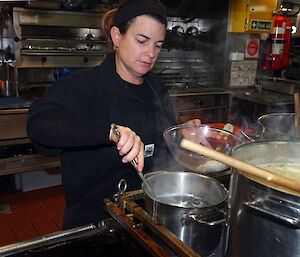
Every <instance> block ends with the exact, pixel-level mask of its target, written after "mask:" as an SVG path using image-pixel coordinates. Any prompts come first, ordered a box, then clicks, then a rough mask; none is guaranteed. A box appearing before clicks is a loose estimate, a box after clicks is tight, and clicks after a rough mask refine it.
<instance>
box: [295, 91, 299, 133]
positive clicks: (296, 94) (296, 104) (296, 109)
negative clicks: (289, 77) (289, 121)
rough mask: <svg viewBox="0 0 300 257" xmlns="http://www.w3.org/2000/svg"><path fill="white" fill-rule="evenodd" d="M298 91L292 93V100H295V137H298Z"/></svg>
mask: <svg viewBox="0 0 300 257" xmlns="http://www.w3.org/2000/svg"><path fill="white" fill-rule="evenodd" d="M299 101H300V100H299V93H298V92H297V93H294V102H295V104H294V105H295V107H294V108H295V130H296V137H300V103H299Z"/></svg>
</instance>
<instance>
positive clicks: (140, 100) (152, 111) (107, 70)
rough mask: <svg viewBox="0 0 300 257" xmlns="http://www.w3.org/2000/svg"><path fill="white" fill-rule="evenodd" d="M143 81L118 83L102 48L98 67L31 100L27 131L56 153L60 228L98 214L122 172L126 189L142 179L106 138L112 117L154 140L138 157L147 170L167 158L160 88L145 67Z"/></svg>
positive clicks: (169, 116) (166, 119) (167, 108)
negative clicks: (61, 205)
mask: <svg viewBox="0 0 300 257" xmlns="http://www.w3.org/2000/svg"><path fill="white" fill-rule="evenodd" d="M144 81H145V85H143V87H141V86H138V87H136V86H134V85H130V84H129V83H127V82H125V81H123V80H122V79H121V78H120V77H119V75H118V74H117V73H116V70H115V61H114V55H113V54H109V55H107V56H106V58H105V60H104V62H103V63H102V64H101V65H100V66H97V67H95V68H90V69H85V70H81V71H79V72H76V73H73V74H71V75H70V76H69V77H67V78H64V79H61V80H59V81H56V82H55V83H54V84H53V85H52V86H51V87H50V88H49V89H48V91H47V93H46V94H45V96H43V97H41V98H38V99H36V100H35V101H34V102H33V103H32V105H31V107H30V111H29V116H28V122H27V130H28V135H29V137H30V138H31V140H32V141H33V143H34V145H35V147H36V149H37V150H38V151H39V152H41V153H42V154H44V155H48V156H51V155H57V154H61V170H62V180H63V188H64V193H65V199H66V211H65V216H64V227H65V228H68V227H74V226H79V225H84V224H87V223H91V222H93V223H96V222H98V221H99V220H101V219H103V218H105V215H104V213H103V210H102V206H103V198H105V197H108V198H112V196H113V194H114V193H115V192H116V191H117V184H118V182H119V180H120V179H121V178H125V179H126V180H127V182H128V184H129V190H130V189H136V188H139V186H140V184H141V181H140V179H139V177H138V176H137V174H136V172H135V171H134V169H133V168H132V167H131V166H130V164H123V163H122V162H121V158H120V157H119V155H118V152H117V150H116V147H115V144H114V143H113V142H111V141H109V139H108V137H109V130H110V124H111V123H112V122H115V123H117V124H120V125H124V126H128V127H130V128H131V129H132V130H133V131H135V132H136V133H137V134H138V135H139V136H140V137H141V139H142V141H143V142H144V144H145V145H149V147H150V148H151V147H152V146H151V145H152V144H154V145H155V147H154V149H155V150H154V154H153V156H150V157H148V158H146V159H145V170H146V171H147V170H153V169H156V168H159V167H160V166H159V165H158V164H161V163H166V162H167V160H166V159H167V158H170V155H169V154H168V153H167V150H166V146H165V145H164V140H163V137H162V133H163V131H164V130H165V129H166V128H168V127H169V126H171V125H174V124H175V115H174V113H173V109H172V105H171V102H170V99H169V96H168V92H167V89H166V88H165V87H164V86H163V84H162V83H161V82H160V80H159V79H158V78H157V77H156V76H154V75H153V74H151V73H148V74H147V75H145V78H144ZM143 95H144V96H145V97H143Z"/></svg>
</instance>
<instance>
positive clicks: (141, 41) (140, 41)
mask: <svg viewBox="0 0 300 257" xmlns="http://www.w3.org/2000/svg"><path fill="white" fill-rule="evenodd" d="M137 41H138V42H139V43H140V44H144V43H145V42H146V41H145V40H139V39H137Z"/></svg>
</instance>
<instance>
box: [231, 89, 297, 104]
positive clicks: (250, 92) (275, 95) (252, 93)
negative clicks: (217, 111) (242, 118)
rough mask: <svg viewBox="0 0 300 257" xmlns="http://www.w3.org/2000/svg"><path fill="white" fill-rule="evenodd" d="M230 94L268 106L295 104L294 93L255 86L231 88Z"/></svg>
mask: <svg viewBox="0 0 300 257" xmlns="http://www.w3.org/2000/svg"><path fill="white" fill-rule="evenodd" d="M230 96H231V97H233V98H238V99H242V100H245V101H249V102H253V103H257V104H262V105H268V106H278V105H289V104H294V98H293V96H292V95H288V94H283V93H279V92H275V91H269V90H257V89H255V88H251V89H243V90H231V91H230Z"/></svg>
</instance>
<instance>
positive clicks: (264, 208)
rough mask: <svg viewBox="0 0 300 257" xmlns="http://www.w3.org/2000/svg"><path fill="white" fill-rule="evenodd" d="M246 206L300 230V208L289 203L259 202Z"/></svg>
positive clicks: (246, 203)
mask: <svg viewBox="0 0 300 257" xmlns="http://www.w3.org/2000/svg"><path fill="white" fill-rule="evenodd" d="M243 204H244V206H246V207H247V208H249V209H251V210H252V211H255V212H258V213H260V214H263V215H266V216H267V217H270V218H273V219H276V220H277V221H281V222H282V223H284V224H287V225H290V226H292V227H296V228H300V218H299V209H297V207H298V208H299V206H292V205H290V206H289V203H285V202H284V201H280V203H278V202H276V201H273V200H269V199H268V200H259V201H253V202H244V203H243Z"/></svg>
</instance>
